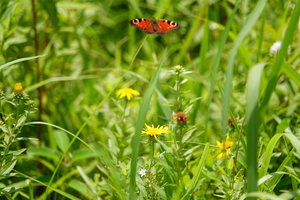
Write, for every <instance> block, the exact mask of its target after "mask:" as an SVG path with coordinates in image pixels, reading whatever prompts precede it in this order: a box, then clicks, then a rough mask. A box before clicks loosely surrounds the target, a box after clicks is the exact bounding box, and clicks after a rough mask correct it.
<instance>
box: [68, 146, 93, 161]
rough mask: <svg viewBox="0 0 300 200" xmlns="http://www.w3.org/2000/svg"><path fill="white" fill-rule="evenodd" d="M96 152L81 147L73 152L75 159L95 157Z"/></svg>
mask: <svg viewBox="0 0 300 200" xmlns="http://www.w3.org/2000/svg"><path fill="white" fill-rule="evenodd" d="M95 156H96V154H95V152H94V151H92V150H90V149H79V150H76V151H74V152H73V161H77V160H81V159H87V158H91V157H95Z"/></svg>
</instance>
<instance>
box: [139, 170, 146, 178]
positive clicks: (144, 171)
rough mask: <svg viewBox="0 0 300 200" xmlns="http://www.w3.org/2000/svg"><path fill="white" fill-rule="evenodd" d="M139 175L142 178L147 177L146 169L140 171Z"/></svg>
mask: <svg viewBox="0 0 300 200" xmlns="http://www.w3.org/2000/svg"><path fill="white" fill-rule="evenodd" d="M139 175H141V177H143V176H145V175H146V169H141V170H140V171H139Z"/></svg>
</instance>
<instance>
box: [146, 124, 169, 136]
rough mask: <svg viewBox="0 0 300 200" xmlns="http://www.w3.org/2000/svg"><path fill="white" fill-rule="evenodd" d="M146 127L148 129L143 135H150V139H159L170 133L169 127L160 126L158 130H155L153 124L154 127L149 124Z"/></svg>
mask: <svg viewBox="0 0 300 200" xmlns="http://www.w3.org/2000/svg"><path fill="white" fill-rule="evenodd" d="M145 125H146V127H147V128H145V129H144V130H143V131H142V135H149V136H150V137H155V138H157V136H158V135H161V134H163V133H168V132H170V131H169V129H168V127H167V126H161V127H159V125H158V126H157V128H154V126H153V124H152V127H150V126H148V125H147V124H145Z"/></svg>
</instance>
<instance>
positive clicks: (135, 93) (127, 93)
mask: <svg viewBox="0 0 300 200" xmlns="http://www.w3.org/2000/svg"><path fill="white" fill-rule="evenodd" d="M116 95H117V97H119V98H123V97H125V96H126V97H127V99H128V101H130V99H131V98H132V97H133V96H135V97H136V96H139V95H140V93H139V92H138V91H136V90H133V89H132V88H123V89H119V90H117V91H116Z"/></svg>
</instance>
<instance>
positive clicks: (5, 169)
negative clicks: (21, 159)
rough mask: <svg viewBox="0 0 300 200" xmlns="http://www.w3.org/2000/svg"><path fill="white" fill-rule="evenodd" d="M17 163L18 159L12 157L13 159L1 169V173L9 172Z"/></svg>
mask: <svg viewBox="0 0 300 200" xmlns="http://www.w3.org/2000/svg"><path fill="white" fill-rule="evenodd" d="M16 164H17V159H12V160H11V161H9V162H8V163H6V164H5V165H4V166H3V167H2V169H1V171H0V174H1V175H3V174H8V173H10V172H11V170H12V169H13V168H14V167H15V165H16Z"/></svg>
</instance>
